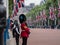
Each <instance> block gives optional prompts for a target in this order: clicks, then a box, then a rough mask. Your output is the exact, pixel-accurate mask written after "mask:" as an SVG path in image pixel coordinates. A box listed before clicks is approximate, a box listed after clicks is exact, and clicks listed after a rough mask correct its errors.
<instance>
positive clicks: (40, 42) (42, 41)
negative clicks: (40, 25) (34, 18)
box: [20, 29, 60, 45]
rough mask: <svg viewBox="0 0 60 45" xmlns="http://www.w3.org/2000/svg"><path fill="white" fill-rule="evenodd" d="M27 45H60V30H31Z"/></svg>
mask: <svg viewBox="0 0 60 45" xmlns="http://www.w3.org/2000/svg"><path fill="white" fill-rule="evenodd" d="M20 45H21V39H20ZM27 45H60V30H58V29H31V34H30V37H29V39H28V44H27Z"/></svg>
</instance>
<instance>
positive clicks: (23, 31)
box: [21, 23, 30, 37]
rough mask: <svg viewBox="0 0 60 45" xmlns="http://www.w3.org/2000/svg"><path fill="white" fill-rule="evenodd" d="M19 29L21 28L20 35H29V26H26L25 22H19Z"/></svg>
mask: <svg viewBox="0 0 60 45" xmlns="http://www.w3.org/2000/svg"><path fill="white" fill-rule="evenodd" d="M21 29H22V31H21V37H29V33H30V31H29V28H28V27H27V26H26V24H25V23H22V24H21Z"/></svg>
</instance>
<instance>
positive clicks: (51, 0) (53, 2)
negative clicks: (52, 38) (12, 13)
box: [27, 0, 58, 19]
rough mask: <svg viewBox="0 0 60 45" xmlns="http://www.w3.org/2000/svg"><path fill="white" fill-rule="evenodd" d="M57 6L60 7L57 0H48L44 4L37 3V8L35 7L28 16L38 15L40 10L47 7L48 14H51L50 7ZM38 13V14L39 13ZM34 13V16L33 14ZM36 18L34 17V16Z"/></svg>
mask: <svg viewBox="0 0 60 45" xmlns="http://www.w3.org/2000/svg"><path fill="white" fill-rule="evenodd" d="M51 6H53V7H55V8H58V2H57V0H46V1H45V3H43V5H37V6H36V7H35V8H33V9H32V10H31V11H30V12H29V13H28V14H27V17H30V16H31V17H32V18H33V17H36V15H38V14H39V12H40V11H42V10H43V9H45V11H46V15H47V16H49V7H51ZM37 13H38V14H37ZM55 13H56V14H57V11H55ZM32 15H33V16H32ZM33 19H34V18H33Z"/></svg>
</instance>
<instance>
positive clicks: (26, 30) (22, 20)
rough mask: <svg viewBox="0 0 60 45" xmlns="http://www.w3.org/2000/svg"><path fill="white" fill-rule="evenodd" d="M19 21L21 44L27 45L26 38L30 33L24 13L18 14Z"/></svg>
mask: <svg viewBox="0 0 60 45" xmlns="http://www.w3.org/2000/svg"><path fill="white" fill-rule="evenodd" d="M19 22H20V24H21V30H22V31H21V37H22V45H27V39H28V37H29V34H30V30H29V28H28V26H27V23H26V16H25V15H24V14H21V15H20V16H19Z"/></svg>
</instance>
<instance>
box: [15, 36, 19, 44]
mask: <svg viewBox="0 0 60 45" xmlns="http://www.w3.org/2000/svg"><path fill="white" fill-rule="evenodd" d="M15 39H16V45H19V37H18V36H17V37H15Z"/></svg>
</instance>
